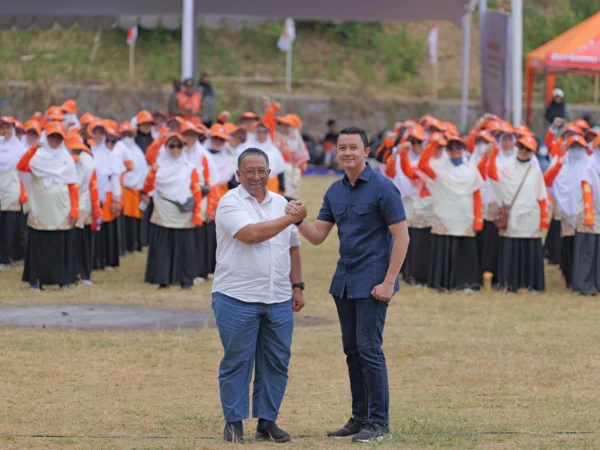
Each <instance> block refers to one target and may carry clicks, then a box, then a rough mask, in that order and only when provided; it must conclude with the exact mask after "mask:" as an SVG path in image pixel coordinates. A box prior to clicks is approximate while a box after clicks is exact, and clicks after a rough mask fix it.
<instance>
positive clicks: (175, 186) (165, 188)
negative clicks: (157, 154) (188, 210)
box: [154, 149, 195, 204]
mask: <svg viewBox="0 0 600 450" xmlns="http://www.w3.org/2000/svg"><path fill="white" fill-rule="evenodd" d="M165 150H166V149H165ZM158 166H159V168H158V170H157V172H156V180H155V182H154V188H155V191H156V192H158V193H159V194H160V195H161V196H162V197H164V198H166V199H168V200H173V201H177V202H179V203H181V204H184V203H185V202H186V201H187V199H188V198H189V196H190V194H191V190H190V185H191V184H192V171H193V170H194V168H195V167H194V165H193V164H192V163H191V162H189V161H188V160H187V158H186V157H185V156H184V155H183V153H182V154H181V155H180V156H179V158H173V157H172V156H171V154H170V153H169V152H168V150H167V151H165V152H164V154H163V155H162V157H161V158H160V160H159V161H158Z"/></svg>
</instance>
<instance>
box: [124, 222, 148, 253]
mask: <svg viewBox="0 0 600 450" xmlns="http://www.w3.org/2000/svg"><path fill="white" fill-rule="evenodd" d="M142 221H143V219H136V218H134V217H127V216H125V217H124V218H123V224H124V225H125V243H126V246H125V250H127V251H128V252H141V251H142V241H141V236H142Z"/></svg>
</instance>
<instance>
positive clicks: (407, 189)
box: [393, 150, 420, 200]
mask: <svg viewBox="0 0 600 450" xmlns="http://www.w3.org/2000/svg"><path fill="white" fill-rule="evenodd" d="M396 155H397V156H396V176H395V177H394V180H393V181H394V184H395V185H396V187H397V188H398V190H399V191H400V194H402V197H403V198H404V197H408V198H411V199H413V200H414V199H415V198H416V197H417V195H418V193H419V192H418V189H417V187H418V186H417V183H416V182H415V181H413V180H411V179H410V178H408V177H407V176H406V174H405V173H404V171H403V170H402V165H401V164H400V157H401V156H400V153H397V154H396ZM419 158H420V156H419V155H417V154H416V153H415V152H413V151H412V150H409V151H408V162H409V163H410V164H411V165H412V166H414V165H416V164H418V162H419Z"/></svg>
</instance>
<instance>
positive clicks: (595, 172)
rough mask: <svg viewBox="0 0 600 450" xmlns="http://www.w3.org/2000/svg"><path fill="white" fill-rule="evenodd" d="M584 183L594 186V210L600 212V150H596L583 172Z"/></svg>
mask: <svg viewBox="0 0 600 450" xmlns="http://www.w3.org/2000/svg"><path fill="white" fill-rule="evenodd" d="M583 181H585V182H586V183H589V184H590V186H592V200H593V202H594V208H596V209H598V210H600V148H596V149H594V153H592V155H591V156H590V157H589V159H588V164H587V166H586V167H585V170H584V172H583Z"/></svg>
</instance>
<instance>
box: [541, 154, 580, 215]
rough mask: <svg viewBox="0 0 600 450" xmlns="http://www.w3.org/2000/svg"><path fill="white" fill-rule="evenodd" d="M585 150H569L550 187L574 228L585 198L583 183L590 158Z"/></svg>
mask: <svg viewBox="0 0 600 450" xmlns="http://www.w3.org/2000/svg"><path fill="white" fill-rule="evenodd" d="M585 150H586V149H585V148H583V147H582V148H578V149H574V148H573V147H571V148H569V149H568V150H567V156H566V162H565V163H564V165H563V166H562V168H561V169H560V172H558V175H557V176H556V178H555V179H554V183H552V186H551V187H550V189H549V190H550V193H551V194H552V197H554V200H556V203H558V206H560V208H561V209H562V210H563V212H564V213H565V216H566V219H567V221H568V222H569V223H571V224H572V225H573V226H574V225H575V220H576V215H577V205H578V204H579V202H580V201H581V198H582V196H583V193H582V190H581V181H582V179H583V174H584V172H585V168H586V166H587V164H588V161H589V158H588V156H587V154H586V152H585Z"/></svg>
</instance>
